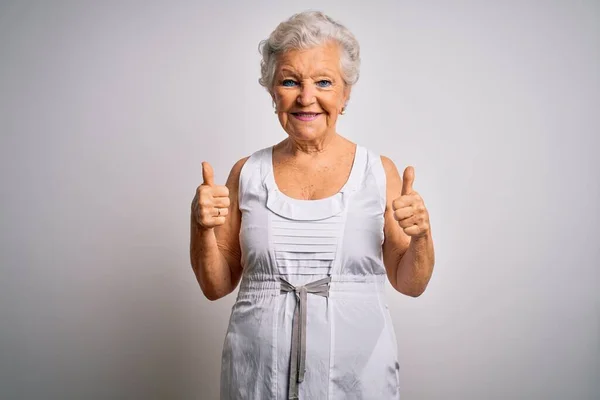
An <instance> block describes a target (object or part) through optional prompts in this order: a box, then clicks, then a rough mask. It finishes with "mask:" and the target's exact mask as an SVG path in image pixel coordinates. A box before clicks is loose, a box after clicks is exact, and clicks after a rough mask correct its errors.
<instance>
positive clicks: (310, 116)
mask: <svg viewBox="0 0 600 400" xmlns="http://www.w3.org/2000/svg"><path fill="white" fill-rule="evenodd" d="M291 114H292V115H293V116H294V118H296V119H298V120H300V121H304V122H306V121H314V120H315V119H317V117H318V116H319V115H321V113H317V112H306V111H301V112H293V113H291Z"/></svg>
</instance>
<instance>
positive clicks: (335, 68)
mask: <svg viewBox="0 0 600 400" xmlns="http://www.w3.org/2000/svg"><path fill="white" fill-rule="evenodd" d="M277 61H278V62H277V69H278V70H279V71H280V72H281V71H284V70H288V71H291V72H297V73H300V74H310V73H313V72H316V71H325V72H330V73H336V74H339V73H340V48H339V46H338V45H337V44H335V43H326V44H323V45H321V46H317V47H312V48H309V49H301V50H288V51H286V52H285V53H283V54H281V55H280V56H279V57H278V60H277Z"/></svg>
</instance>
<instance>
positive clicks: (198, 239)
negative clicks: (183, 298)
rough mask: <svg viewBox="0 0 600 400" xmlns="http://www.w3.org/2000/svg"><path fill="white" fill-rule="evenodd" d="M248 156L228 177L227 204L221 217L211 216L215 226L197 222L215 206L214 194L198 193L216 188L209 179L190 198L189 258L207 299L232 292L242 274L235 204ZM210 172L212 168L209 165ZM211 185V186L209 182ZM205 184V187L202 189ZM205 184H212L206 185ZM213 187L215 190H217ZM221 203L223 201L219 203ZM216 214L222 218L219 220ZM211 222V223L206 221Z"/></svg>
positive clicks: (237, 215)
mask: <svg viewBox="0 0 600 400" xmlns="http://www.w3.org/2000/svg"><path fill="white" fill-rule="evenodd" d="M246 160H247V158H244V159H242V160H240V161H238V162H237V163H236V164H235V165H234V166H233V168H232V169H231V172H230V173H229V177H228V178H227V183H226V188H227V189H225V188H223V187H221V188H220V189H221V190H224V191H225V192H227V191H228V196H229V200H228V201H227V203H228V207H226V208H227V209H226V210H225V211H224V212H223V213H222V214H221V215H224V217H211V216H210V215H208V216H207V215H205V216H204V218H212V219H213V221H216V223H215V225H216V226H214V227H205V226H203V225H202V224H201V223H200V219H201V215H202V214H203V213H204V214H206V213H210V212H211V210H212V209H214V206H215V204H216V203H215V202H217V201H219V200H218V199H217V198H216V197H215V198H213V197H212V196H211V195H209V196H207V195H206V193H204V194H201V191H202V190H205V191H206V192H208V194H210V193H211V188H217V189H219V188H218V187H215V186H214V183H212V179H211V182H209V183H208V184H207V183H206V179H205V183H204V184H203V185H201V186H200V187H199V188H198V190H197V191H196V196H195V197H194V200H193V201H192V213H191V221H190V261H191V264H192V270H193V271H194V275H195V276H196V280H197V281H198V284H199V285H200V288H201V290H202V293H204V295H205V296H206V298H208V299H209V300H217V299H220V298H221V297H224V296H226V295H228V294H229V293H231V292H233V291H234V290H235V288H236V287H237V285H238V283H239V281H240V278H241V276H242V266H241V250H240V243H239V232H240V225H241V219H242V218H241V212H240V210H239V204H238V189H239V187H238V186H239V177H240V172H241V169H242V167H243V166H244V164H245V162H246ZM210 171H211V174H212V169H210ZM211 185H212V186H211ZM203 186H204V189H203ZM207 186H209V187H211V188H207ZM217 189H215V190H217ZM218 206H219V207H223V205H218ZM218 218H222V221H219V220H218ZM207 225H208V226H211V224H207Z"/></svg>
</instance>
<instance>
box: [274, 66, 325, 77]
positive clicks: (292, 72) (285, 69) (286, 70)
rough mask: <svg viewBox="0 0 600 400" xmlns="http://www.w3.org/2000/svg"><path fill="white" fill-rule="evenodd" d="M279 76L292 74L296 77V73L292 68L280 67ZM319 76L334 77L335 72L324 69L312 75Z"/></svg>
mask: <svg viewBox="0 0 600 400" xmlns="http://www.w3.org/2000/svg"><path fill="white" fill-rule="evenodd" d="M279 72H280V74H286V73H288V74H292V75H298V72H297V71H296V70H294V69H293V68H288V67H282V68H281V70H280V71H279ZM319 75H335V71H334V70H331V69H329V68H324V69H321V70H318V71H317V72H316V73H315V74H313V76H319Z"/></svg>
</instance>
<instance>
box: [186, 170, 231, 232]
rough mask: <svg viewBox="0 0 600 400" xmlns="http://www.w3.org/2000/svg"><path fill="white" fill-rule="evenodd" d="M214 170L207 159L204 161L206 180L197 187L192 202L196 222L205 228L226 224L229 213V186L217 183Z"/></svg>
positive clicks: (203, 174)
mask: <svg viewBox="0 0 600 400" xmlns="http://www.w3.org/2000/svg"><path fill="white" fill-rule="evenodd" d="M214 175H215V174H214V171H213V169H212V167H211V166H210V164H209V163H207V162H206V161H205V162H203V163H202V179H203V180H204V182H203V183H202V185H200V186H198V188H197V189H196V196H195V197H194V201H193V203H192V215H193V218H194V220H195V221H196V223H197V224H198V225H199V226H200V227H202V228H204V229H212V228H214V227H215V226H221V225H223V224H225V217H227V215H228V214H229V205H230V200H229V189H228V188H227V186H221V185H215V181H214Z"/></svg>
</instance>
